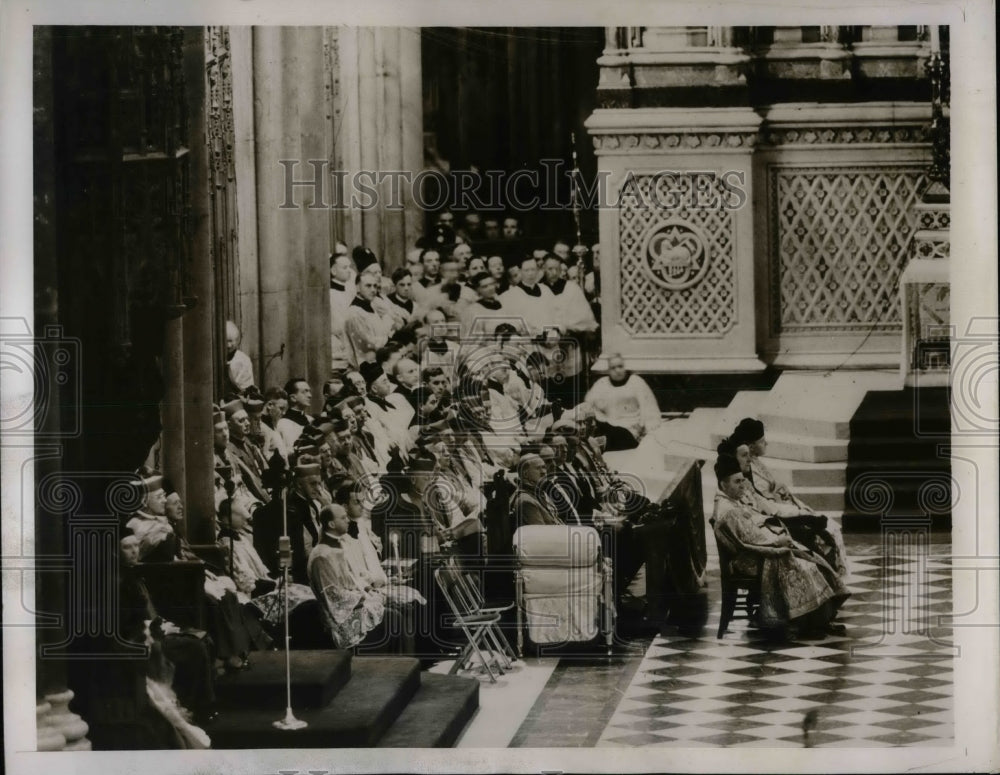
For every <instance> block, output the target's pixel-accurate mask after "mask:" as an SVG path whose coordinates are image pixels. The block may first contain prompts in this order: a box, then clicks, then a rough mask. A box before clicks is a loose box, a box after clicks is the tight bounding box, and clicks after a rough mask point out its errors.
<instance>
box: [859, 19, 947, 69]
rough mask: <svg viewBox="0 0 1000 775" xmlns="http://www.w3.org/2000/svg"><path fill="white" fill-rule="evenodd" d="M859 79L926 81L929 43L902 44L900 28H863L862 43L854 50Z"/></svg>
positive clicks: (913, 42)
mask: <svg viewBox="0 0 1000 775" xmlns="http://www.w3.org/2000/svg"><path fill="white" fill-rule="evenodd" d="M851 51H852V52H853V53H854V59H855V62H856V66H857V72H858V75H860V76H862V77H864V78H877V79H882V78H893V79H896V78H901V79H922V78H925V77H926V76H925V73H924V69H923V65H924V62H925V61H926V59H927V57H928V56H930V46H929V45H928V44H927V42H926V41H923V40H919V39H915V40H900V28H899V27H897V26H887V27H873V26H867V27H862V28H861V40H860V41H858V42H856V43H854V44H853V45H852V46H851Z"/></svg>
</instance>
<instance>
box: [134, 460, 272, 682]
mask: <svg viewBox="0 0 1000 775" xmlns="http://www.w3.org/2000/svg"><path fill="white" fill-rule="evenodd" d="M136 487H137V488H140V487H141V488H142V490H143V493H144V495H143V500H144V502H143V507H142V508H141V509H140V510H139V511H137V512H136V513H135V514H134V515H133V516H132V518H131V519H130V520H129V521H128V523H127V527H128V529H129V530H131V532H132V537H134V538H135V541H136V546H137V553H138V560H139V561H141V562H142V563H144V564H149V563H171V562H174V561H177V560H182V561H186V562H195V563H200V562H201V561H202V560H201V558H200V557H199V556H198V555H197V554H195V553H194V552H193V551H192V549H191V547H190V545H189V544H188V541H187V539H186V538H185V536H184V534H183V525H184V509H183V503H182V502H181V499H180V496H179V495H178V494H177V493H176V492H171V493H170V494H169V495H168V494H167V493H166V491H165V490H164V487H163V477H162V476H158V475H157V476H151V477H148V478H146V479H144V480H142V481H141V482H136ZM203 602H204V604H205V606H206V611H207V621H206V626H207V628H208V631H209V633H210V634H211V636H212V639H213V641H214V643H215V647H216V653H217V655H218V657H219V658H220V659H221V660H223V661H224V662H226V663H227V664H228V665H230V666H237V665H240V664H243V663H244V662H245V660H246V658H247V655H248V654H249V653H250V652H251V651H254V650H259V649H264V648H267V647H269V646H270V644H271V639H270V638H269V637H268V636H267V634H266V633H265V632H264V631H263V629H262V628H261V626H260V623H259V622H258V620H257V619H256V618H255V617H254V616H253V615H251V614H250V613H249V612H247V611H246V610H245V609H244V608H243V603H244V602H246V601H245V600H241V599H240V594H239V591H238V589H237V586H236V584H235V583H234V581H233V579H232V578H230V577H229V576H228V575H226V574H225V573H224V572H223V569H222V568H216V569H215V570H214V571H213V570H212V569H209V568H207V567H206V568H205V571H204V590H203ZM192 604H194V601H192Z"/></svg>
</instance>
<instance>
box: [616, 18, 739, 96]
mask: <svg viewBox="0 0 1000 775" xmlns="http://www.w3.org/2000/svg"><path fill="white" fill-rule="evenodd" d="M628 31H629V28H623V27H619V28H609V31H608V32H607V34H606V39H607V46H606V48H605V49H604V53H603V54H602V56H601V57H600V58H599V59H598V60H597V63H598V65H599V66H600V68H601V70H600V80H599V82H598V86H597V90H598V92H597V93H598V104H599V105H600V106H602V107H604V108H624V107H646V106H660V105H664V106H669V105H679V104H712V103H716V104H740V102H741V99H743V95H745V92H746V85H747V80H746V70H747V67H748V65H749V62H750V56H749V55H748V54H747V53H746V52H745V51H743V49H741V48H739V47H738V46H734V45H733V28H732V27H645V28H643V29H642V32H641V36H635V37H633V38H629V33H628ZM743 101H744V102H745V99H743Z"/></svg>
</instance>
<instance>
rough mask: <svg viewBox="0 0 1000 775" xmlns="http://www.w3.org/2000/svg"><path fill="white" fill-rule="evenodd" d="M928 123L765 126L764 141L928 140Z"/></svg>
mask: <svg viewBox="0 0 1000 775" xmlns="http://www.w3.org/2000/svg"><path fill="white" fill-rule="evenodd" d="M928 142H930V137H929V136H928V133H927V127H926V126H924V125H919V124H917V125H914V126H888V125H887V126H861V127H835V128H834V127H827V128H824V129H765V130H764V132H763V143H764V144H765V145H827V144H834V145H860V144H867V143H878V144H888V143H894V144H895V143H928Z"/></svg>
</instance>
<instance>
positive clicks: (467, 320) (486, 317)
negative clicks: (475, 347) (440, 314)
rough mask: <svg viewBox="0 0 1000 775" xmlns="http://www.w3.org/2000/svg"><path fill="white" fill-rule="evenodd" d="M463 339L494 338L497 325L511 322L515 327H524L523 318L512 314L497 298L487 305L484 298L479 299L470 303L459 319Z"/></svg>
mask: <svg viewBox="0 0 1000 775" xmlns="http://www.w3.org/2000/svg"><path fill="white" fill-rule="evenodd" d="M459 323H460V326H461V332H462V339H463V340H466V339H470V338H478V339H490V340H491V339H492V338H493V335H494V334H495V333H496V330H497V327H498V326H499V325H501V324H502V323H509V324H510V325H512V326H514V328H515V329H517V330H518V331H520V330H521V329H522V327H523V326H522V323H521V319H520V318H519V317H515V316H514V315H511V314H510V313H509V312H508V311H507V308H506V307H504V306H503V304H502V303H501V302H500V301H499V300H496V304H495V305H492V304H491V305H489V306H487V305H486V303H485V302H484V300H483V299H477V300H476V301H474V302H473V303H472V304H469V305H468V306H467V307H466V308H465V309H464V310H462V315H461V317H460V319H459Z"/></svg>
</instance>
